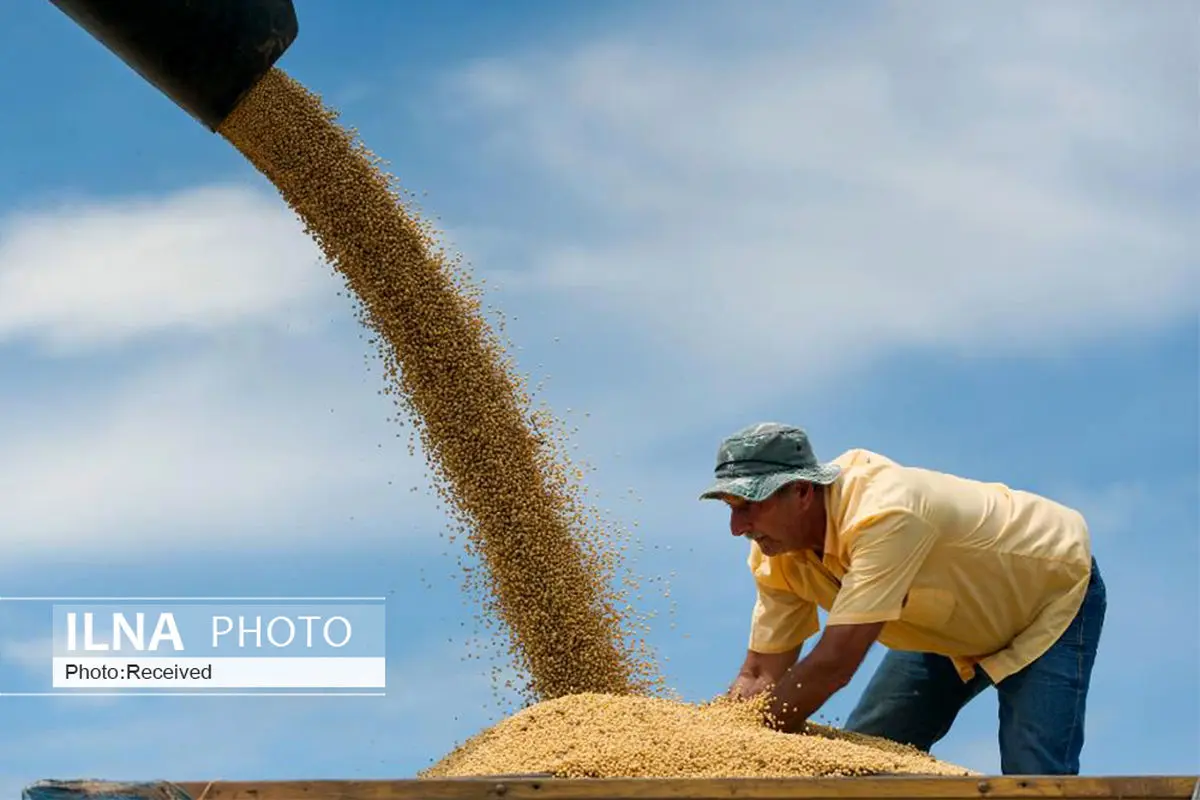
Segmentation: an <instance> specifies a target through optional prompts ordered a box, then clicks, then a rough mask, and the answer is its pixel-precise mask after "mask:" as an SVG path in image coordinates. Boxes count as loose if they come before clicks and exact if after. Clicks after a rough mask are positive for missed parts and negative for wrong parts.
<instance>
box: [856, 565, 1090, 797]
mask: <svg viewBox="0 0 1200 800" xmlns="http://www.w3.org/2000/svg"><path fill="white" fill-rule="evenodd" d="M1107 605H1108V601H1107V597H1106V593H1105V588H1104V579H1103V578H1101V577H1100V570H1099V568H1098V567H1097V566H1096V561H1095V559H1093V560H1092V578H1091V581H1090V582H1089V583H1088V588H1087V594H1086V595H1085V596H1084V599H1083V604H1082V606H1080V609H1079V612H1078V613H1077V614H1076V615H1075V619H1074V620H1073V621H1072V622H1071V625H1070V627H1068V628H1067V630H1066V631H1065V632H1064V633H1063V635H1062V636H1060V637H1059V639H1058V641H1057V642H1055V643H1054V644H1053V645H1051V647H1050V649H1049V650H1047V651H1046V652H1045V653H1043V654H1042V656H1041V657H1040V658H1038V659H1037V660H1036V661H1034V662H1033V663H1032V664H1029V665H1028V666H1027V667H1025V668H1024V669H1022V670H1021V671H1020V672H1017V673H1014V674H1013V675H1010V676H1009V677H1007V678H1005V679H1004V680H1002V681H1000V683H999V684H996V692H997V694H998V695H999V700H1000V770H1001V772H1003V773H1004V774H1005V775H1078V774H1079V753H1080V751H1082V750H1083V720H1084V711H1085V708H1086V705H1087V694H1088V684H1089V682H1090V681H1091V677H1092V664H1093V663H1094V662H1095V660H1096V648H1097V646H1098V645H1099V642H1100V631H1101V629H1102V628H1103V627H1104V613H1105V610H1106V608H1107ZM992 685H993V684H992V682H991V680H990V679H989V678H988V677H987V675H986V674H984V672H983V670H978V671H977V672H976V674H975V677H974V678H972V679H971V680H970V681H967V682H965V683H964V682H963V680H962V678H960V677H959V675H958V671H957V670H956V669H955V668H954V666H953V665H952V664H951V663H950V659H948V658H946V657H944V656H938V655H931V654H929V653H910V652H902V651H898V650H892V651H889V652H888V654H887V655H886V656H885V657H884V659H883V663H882V664H880V665H879V669H878V670H877V671H876V673H875V675H874V676H873V677H872V678H871V682H870V683H869V684H868V685H867V688H866V690H865V691H864V692H863V696H862V698H861V699H860V700H859V701H858V705H857V706H856V707H855V709H854V711H853V712H851V714H850V718H849V719H847V720H846V728H847V730H851V731H857V732H859V733H866V734H870V735H872V736H880V737H882V738H885V739H891V740H892V741H896V742H902V743H904V744H911V745H914V746H916V747H919V748H920V749H922V750H925V751H928V750H930V749H931V748H932V747H933V745H934V744H935V743H936V742H938V741H939V740H941V739H942V737H944V736H945V735H946V734H947V733H948V732H949V731H950V726H951V725H952V724H953V723H954V719H955V717H957V716H958V712H959V711H961V710H962V708H963V706H965V705H966V704H967V703H968V702H969V701H971V700H972V699H974V698H975V697H976V696H978V695H979V693H980V692H982V691H983V690H984V689H986V688H988V687H989V686H992Z"/></svg>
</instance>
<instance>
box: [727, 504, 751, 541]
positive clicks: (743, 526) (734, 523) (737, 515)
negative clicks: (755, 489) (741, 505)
mask: <svg viewBox="0 0 1200 800" xmlns="http://www.w3.org/2000/svg"><path fill="white" fill-rule="evenodd" d="M749 529H750V526H749V524H748V520H747V519H746V514H745V513H744V512H742V511H741V509H737V510H735V511H732V512H730V514H729V532H730V534H732V535H734V536H745V535H746V531H748V530H749Z"/></svg>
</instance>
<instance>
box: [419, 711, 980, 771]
mask: <svg viewBox="0 0 1200 800" xmlns="http://www.w3.org/2000/svg"><path fill="white" fill-rule="evenodd" d="M530 772H540V773H551V774H553V775H554V776H555V777H560V778H785V777H835V776H865V775H883V774H910V775H914V774H915V775H970V774H972V773H971V772H969V771H968V770H966V769H964V768H962V767H957V766H954V765H953V764H947V763H945V762H942V761H938V760H936V759H934V758H933V757H931V756H930V755H928V754H926V753H923V752H921V751H919V750H916V749H915V748H912V747H907V746H904V745H900V744H896V743H895V742H889V741H886V740H883V739H875V738H872V737H869V736H862V735H857V734H848V733H844V732H841V731H836V730H834V729H832V728H826V727H823V726H817V725H810V726H809V732H807V733H804V734H787V733H778V732H776V731H774V730H772V729H770V728H768V727H765V726H764V725H763V724H762V706H761V704H760V703H756V702H734V701H728V700H718V701H715V702H712V703H708V704H700V705H691V704H686V703H681V702H677V701H674V700H668V699H665V698H657V697H637V696H613V695H603V694H581V695H575V696H571V697H563V698H558V699H555V700H551V701H547V702H542V703H539V704H537V705H534V706H531V707H529V708H526V709H524V710H522V711H520V712H518V713H517V714H515V715H513V716H511V717H509V718H508V719H505V720H504V721H502V722H500V723H499V724H497V725H495V726H493V727H491V728H489V729H487V730H485V731H483V732H482V733H480V734H478V735H477V736H475V737H474V738H472V739H470V740H468V741H467V742H465V743H464V744H463V745H461V746H460V747H458V748H457V749H456V750H454V751H453V752H451V753H450V754H449V755H447V756H446V757H445V758H443V759H442V760H441V761H439V762H438V763H437V764H435V765H433V766H432V767H430V768H428V769H427V770H425V771H424V772H422V773H421V775H420V776H419V777H421V778H451V777H470V776H484V775H504V774H514V773H518V774H519V773H530Z"/></svg>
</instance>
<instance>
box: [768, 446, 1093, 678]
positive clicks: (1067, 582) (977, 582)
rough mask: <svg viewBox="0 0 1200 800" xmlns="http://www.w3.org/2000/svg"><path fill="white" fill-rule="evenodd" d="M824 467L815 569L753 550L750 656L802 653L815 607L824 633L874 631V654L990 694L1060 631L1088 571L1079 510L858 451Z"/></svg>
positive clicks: (809, 555) (804, 560)
mask: <svg viewBox="0 0 1200 800" xmlns="http://www.w3.org/2000/svg"><path fill="white" fill-rule="evenodd" d="M834 463H835V464H838V465H840V466H841V467H842V474H841V475H840V476H839V477H838V479H837V480H836V481H835V482H834V483H833V484H832V485H831V486H830V487H829V488H828V491H827V492H826V500H825V504H826V511H827V517H828V523H827V528H826V534H825V548H824V549H825V553H824V558H822V559H817V557H816V555H815V554H814V553H813V552H812V551H808V550H805V551H801V552H796V553H785V554H783V555H779V556H773V557H767V556H764V555H763V553H762V551H761V550H760V549H759V548H758V545H756V544H751V548H750V558H749V564H750V569H751V572H752V573H753V575H754V580H755V584H756V586H757V589H758V597H757V601H756V603H755V607H754V614H753V621H752V624H751V632H750V649H751V650H754V651H757V652H761V653H781V652H786V651H787V650H790V649H792V648H794V647H797V646H799V645H800V644H802V643H803V642H804V640H806V639H807V638H809V637H810V636H812V635H813V634H814V633H816V632H817V630H818V629H819V628H820V625H819V624H818V620H817V606H820V607H821V608H823V609H825V610H826V611H828V612H829V618H828V620H827V624H829V625H839V624H856V623H871V622H883V623H885V624H884V626H883V631H882V633H881V635H880V642H882V643H883V644H884V645H885V646H887V647H889V648H891V649H893V650H912V651H918V652H925V653H937V654H940V655H945V656H949V657H950V658H951V659H953V661H954V664H955V666H956V667H957V668H958V672H959V674H960V675H961V676H962V678H963V680H968V679H970V677H971V676H972V675H973V674H974V671H975V667H976V665H978V666H979V667H981V668H982V669H983V670H984V671H985V672H986V673H987V674H988V676H989V677H991V679H992V680H993V681H994V682H996V683H999V682H1000V681H1002V680H1003V679H1004V678H1006V677H1008V676H1009V675H1012V674H1013V673H1015V672H1017V671H1019V670H1020V669H1022V668H1023V667H1025V666H1026V665H1027V664H1029V663H1030V662H1032V661H1034V660H1035V659H1036V658H1038V656H1040V655H1042V653H1044V652H1045V651H1046V650H1047V649H1049V647H1050V645H1052V644H1054V642H1055V641H1057V640H1058V637H1059V636H1061V635H1062V633H1063V631H1065V630H1066V629H1067V626H1068V625H1070V624H1071V620H1072V619H1074V617H1075V613H1076V612H1077V611H1078V610H1079V607H1080V605H1081V604H1082V602H1083V596H1084V593H1085V592H1086V591H1087V585H1088V579H1089V578H1090V577H1091V565H1092V553H1091V542H1090V538H1089V535H1088V529H1087V523H1086V522H1085V521H1084V519H1083V517H1082V516H1081V515H1080V514H1079V513H1078V512H1077V511H1074V510H1072V509H1070V508H1067V507H1065V506H1062V505H1059V504H1058V503H1055V502H1054V501H1052V500H1047V499H1045V498H1043V497H1038V496H1037V495H1033V494H1029V493H1028V492H1022V491H1016V490H1013V489H1010V488H1008V487H1007V486H1004V485H1002V484H998V483H981V482H979V481H972V480H966V479H964V478H957V477H954V476H952V475H946V474H942V473H938V472H932V471H930V470H924V469H916V468H912V467H904V466H901V465H899V464H897V463H895V462H894V461H891V460H890V459H887V458H885V457H883V456H881V455H878V454H876V453H871V452H868V451H866V450H850V451H848V452H846V453H844V454H842V455H841V456H839V457H838V458H837V459H835V460H834Z"/></svg>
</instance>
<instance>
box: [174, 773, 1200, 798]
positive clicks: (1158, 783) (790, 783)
mask: <svg viewBox="0 0 1200 800" xmlns="http://www.w3.org/2000/svg"><path fill="white" fill-rule="evenodd" d="M174 785H175V786H177V787H178V788H179V789H182V790H183V791H184V792H185V793H186V794H187V795H188V796H189V797H190V798H191V800H459V799H461V800H469V799H470V798H493V799H494V800H602V799H604V798H611V799H613V800H729V799H730V798H737V799H738V800H772V799H773V798H789V799H791V800H846V799H849V798H864V799H865V798H892V800H908V799H909V798H911V799H914V800H935V799H936V800H1005V799H1006V798H1018V799H1019V798H1063V799H1064V800H1087V799H1088V798H1100V799H1101V800H1197V795H1196V793H1197V791H1200V776H1195V775H1156V776H1113V777H1089V776H1072V777H1041V776H1029V777H1011V776H1006V777H988V776H982V777H969V778H960V777H927V776H895V777H864V778H712V779H690V778H611V779H609V778H603V779H602V778H584V779H571V778H507V777H503V776H491V777H486V778H450V779H437V780H417V779H404V780H360V781H341V780H314V781H208V782H203V781H196V782H184V783H178V784H174Z"/></svg>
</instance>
